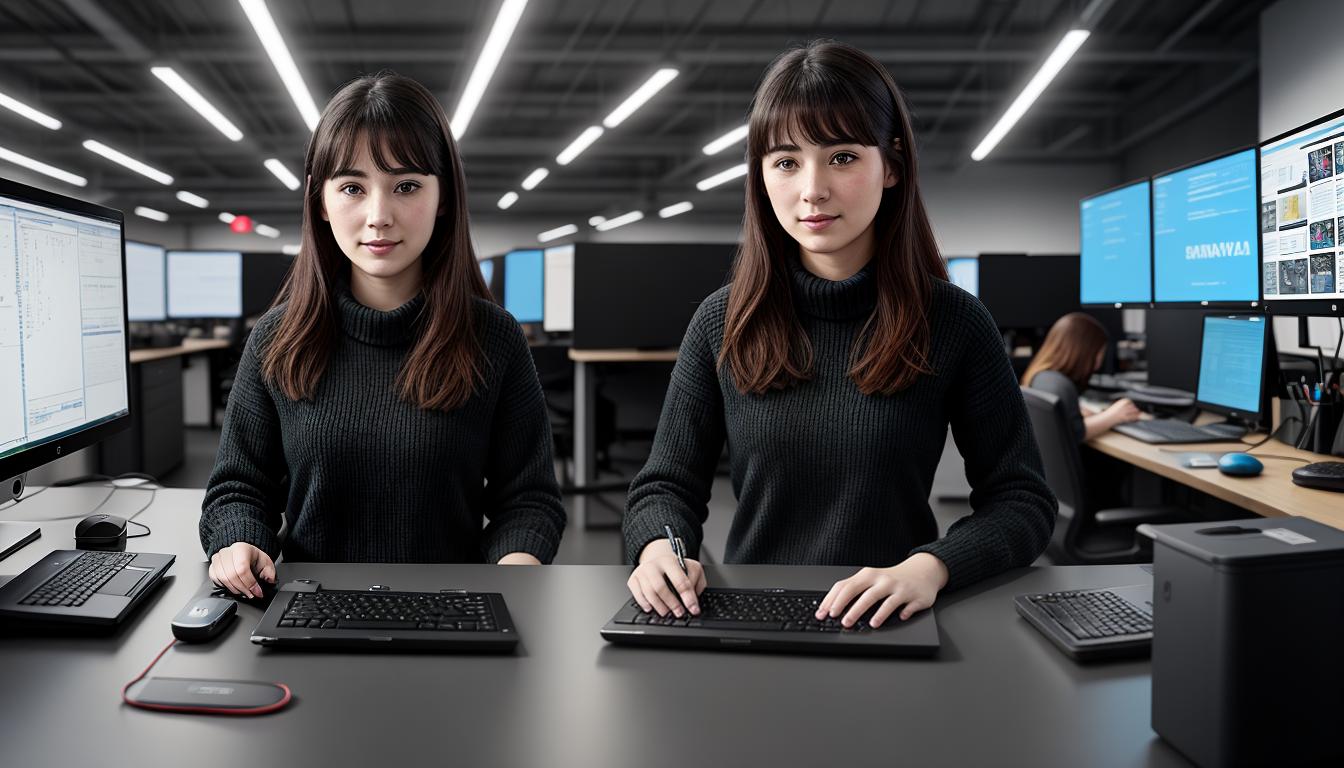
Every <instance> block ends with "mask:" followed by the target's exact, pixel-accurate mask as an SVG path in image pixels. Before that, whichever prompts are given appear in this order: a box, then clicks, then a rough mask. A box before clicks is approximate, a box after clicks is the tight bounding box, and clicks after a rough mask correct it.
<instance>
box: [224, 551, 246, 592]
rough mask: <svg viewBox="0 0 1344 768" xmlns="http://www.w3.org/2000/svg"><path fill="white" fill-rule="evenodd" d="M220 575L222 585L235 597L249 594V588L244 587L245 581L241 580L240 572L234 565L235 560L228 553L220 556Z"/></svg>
mask: <svg viewBox="0 0 1344 768" xmlns="http://www.w3.org/2000/svg"><path fill="white" fill-rule="evenodd" d="M219 576H220V582H221V585H222V586H223V587H224V588H225V589H227V590H229V594H230V595H233V596H234V597H242V596H244V595H246V594H247V590H246V589H245V588H244V587H243V582H242V581H241V580H239V578H238V574H237V572H236V570H235V569H234V567H233V560H232V559H231V558H230V557H229V556H228V555H225V556H224V557H222V558H220V562H219Z"/></svg>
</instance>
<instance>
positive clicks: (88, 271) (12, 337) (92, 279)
mask: <svg viewBox="0 0 1344 768" xmlns="http://www.w3.org/2000/svg"><path fill="white" fill-rule="evenodd" d="M33 199H37V198H33ZM75 210H78V208H77V207H74V206H73V205H72V207H71V208H70V209H65V208H58V207H49V206H46V205H39V204H35V203H33V202H31V200H29V199H26V198H21V197H9V196H7V195H5V194H2V193H0V459H4V458H7V457H9V456H12V455H17V454H19V453H21V452H24V451H27V450H29V449H34V448H36V447H37V446H40V445H42V444H44V443H49V442H52V441H54V440H58V439H60V438H62V437H64V436H66V435H71V434H73V433H75V432H82V431H84V430H87V429H90V428H92V427H95V426H97V425H99V424H102V423H104V422H109V421H112V420H114V419H117V418H119V417H121V416H123V415H125V414H126V413H128V408H129V403H128V396H127V392H128V390H127V378H128V373H129V372H128V367H129V363H128V362H127V352H126V312H125V309H124V307H123V305H122V297H123V295H124V293H123V291H124V287H123V280H124V277H123V271H122V269H123V267H122V242H121V226H120V222H117V221H109V220H105V219H101V218H96V217H92V216H86V215H82V214H78V213H75V212H74V211H75ZM25 469H26V468H25ZM21 471H23V470H21Z"/></svg>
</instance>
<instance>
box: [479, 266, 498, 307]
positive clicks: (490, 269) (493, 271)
mask: <svg viewBox="0 0 1344 768" xmlns="http://www.w3.org/2000/svg"><path fill="white" fill-rule="evenodd" d="M487 265H489V266H487ZM481 275H482V276H483V277H485V282H486V285H488V286H489V288H490V295H491V296H492V297H494V299H495V303H496V304H498V305H500V306H501V307H502V306H504V257H503V256H491V257H490V258H488V259H482V260H481Z"/></svg>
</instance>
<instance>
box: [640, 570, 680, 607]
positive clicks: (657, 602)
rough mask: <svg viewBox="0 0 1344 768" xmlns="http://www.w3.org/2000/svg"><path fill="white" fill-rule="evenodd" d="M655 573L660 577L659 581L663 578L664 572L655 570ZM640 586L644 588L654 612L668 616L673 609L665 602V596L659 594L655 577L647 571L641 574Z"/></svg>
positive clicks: (646, 597) (645, 596)
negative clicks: (651, 576)
mask: <svg viewBox="0 0 1344 768" xmlns="http://www.w3.org/2000/svg"><path fill="white" fill-rule="evenodd" d="M654 575H656V576H657V577H658V581H662V580H663V574H662V573H659V572H657V571H655V572H654ZM640 587H642V588H643V590H644V598H645V599H646V600H648V601H649V605H650V607H652V608H653V612H654V613H656V614H658V615H659V616H666V615H667V614H668V613H669V612H670V611H671V610H672V609H671V607H669V606H668V604H667V603H665V602H663V596H662V595H660V594H658V589H657V588H656V586H655V585H654V582H653V579H652V578H650V577H649V575H648V574H647V573H645V574H640ZM664 589H666V587H664ZM669 597H670V595H669Z"/></svg>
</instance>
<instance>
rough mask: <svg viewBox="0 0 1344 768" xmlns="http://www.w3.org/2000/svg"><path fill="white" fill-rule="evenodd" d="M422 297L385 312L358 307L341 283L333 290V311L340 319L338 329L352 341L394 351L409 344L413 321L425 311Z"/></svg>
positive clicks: (417, 296)
mask: <svg viewBox="0 0 1344 768" xmlns="http://www.w3.org/2000/svg"><path fill="white" fill-rule="evenodd" d="M424 306H425V296H424V294H423V293H417V294H416V295H415V298H413V299H411V300H410V301H408V302H406V303H405V304H402V305H401V306H400V307H397V308H396V309H393V310H391V311H388V312H381V311H379V310H376V309H371V308H369V307H366V306H364V305H363V304H360V303H359V301H358V300H356V299H355V296H354V294H353V293H351V292H350V286H349V285H347V284H345V283H344V282H342V283H340V284H339V285H337V287H336V310H337V312H339V313H340V316H341V328H342V329H343V330H344V331H345V333H346V335H348V336H350V337H351V338H354V339H357V340H359V341H362V342H364V343H365V344H372V345H374V346H378V347H397V346H403V345H407V344H410V343H411V340H412V339H413V338H414V330H415V321H416V320H417V319H419V317H420V311H421V310H422V309H424Z"/></svg>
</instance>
